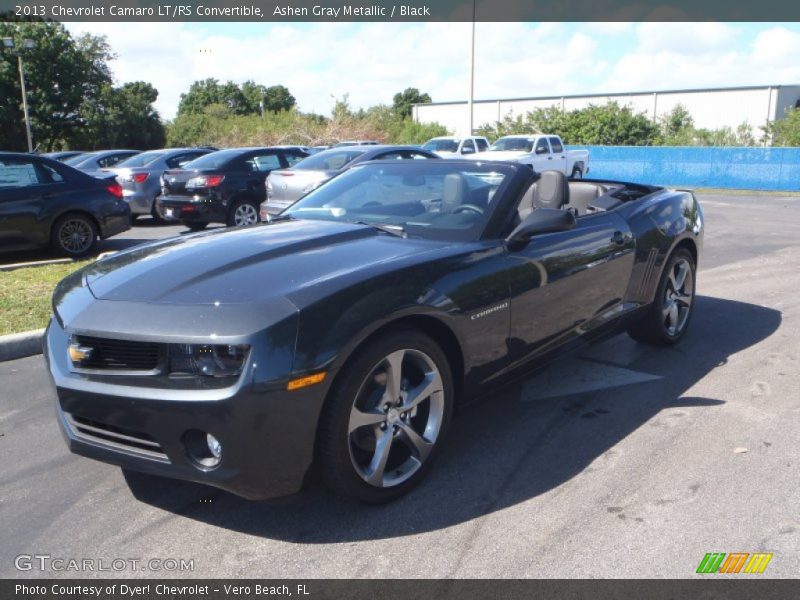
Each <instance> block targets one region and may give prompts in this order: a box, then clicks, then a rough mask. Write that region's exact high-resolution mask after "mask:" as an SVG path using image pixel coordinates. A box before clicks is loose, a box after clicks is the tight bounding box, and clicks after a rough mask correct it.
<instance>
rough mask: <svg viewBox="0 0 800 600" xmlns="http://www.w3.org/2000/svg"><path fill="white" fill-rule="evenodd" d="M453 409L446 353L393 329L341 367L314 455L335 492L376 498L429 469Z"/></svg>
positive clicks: (385, 497) (399, 491)
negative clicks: (315, 454)
mask: <svg viewBox="0 0 800 600" xmlns="http://www.w3.org/2000/svg"><path fill="white" fill-rule="evenodd" d="M452 413H453V380H452V375H451V370H450V365H449V363H448V360H447V357H446V356H445V354H444V353H443V352H442V350H441V348H440V347H439V346H438V345H437V344H436V342H434V341H433V340H432V339H430V338H429V337H428V336H426V335H424V334H422V333H420V332H417V331H413V330H404V331H396V332H394V333H391V334H389V335H387V336H386V337H384V338H382V339H379V340H376V341H374V342H371V343H369V344H368V345H367V346H365V347H364V348H362V349H361V351H360V352H358V354H357V355H356V356H355V357H354V358H353V359H352V360H351V361H350V362H349V363H348V364H347V365H346V366H345V367H344V368H343V370H342V371H341V372H340V374H339V377H338V379H337V382H336V384H335V386H334V388H333V389H332V390H331V394H330V397H329V398H328V401H327V402H326V406H325V408H324V410H323V414H322V417H321V421H320V429H319V438H318V444H317V458H318V463H319V467H320V471H321V474H322V477H323V479H324V481H325V483H326V484H327V485H328V487H330V488H331V489H332V490H333V491H334V492H336V493H338V494H340V495H342V496H346V497H350V498H355V499H358V500H361V501H363V502H368V503H372V504H379V503H384V502H389V501H391V500H394V499H396V498H398V497H400V496H402V495H403V494H405V493H407V492H408V491H410V490H411V489H412V488H413V487H414V486H416V485H417V484H418V483H419V482H420V481H421V480H422V479H423V478H424V477H425V475H426V473H427V472H428V470H429V469H430V466H431V464H432V462H433V459H434V458H435V456H436V454H437V453H438V451H439V448H440V447H441V444H442V440H443V438H444V435H445V433H446V431H447V427H448V425H449V423H450V420H451V418H452Z"/></svg>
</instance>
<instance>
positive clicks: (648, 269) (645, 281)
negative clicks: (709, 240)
mask: <svg viewBox="0 0 800 600" xmlns="http://www.w3.org/2000/svg"><path fill="white" fill-rule="evenodd" d="M620 214H621V215H623V216H624V217H625V219H626V220H627V221H628V224H629V225H630V228H631V231H632V232H633V235H634V237H635V239H636V256H635V260H634V265H633V270H632V272H631V279H630V283H629V285H628V290H627V292H626V296H625V297H626V300H627V301H629V302H635V303H638V304H648V303H650V302H652V301H653V297H654V295H655V292H656V287H657V286H658V281H659V279H660V277H661V273H662V271H663V269H664V265H665V263H666V261H667V258H668V257H669V256H670V255H671V254H672V252H673V251H674V249H675V248H676V247H677V246H678V245H679V244H682V243H683V244H690V245H691V247H693V248H694V249H695V251H696V253H697V257H698V259H699V256H700V253H701V251H702V246H703V227H704V219H703V211H702V209H701V207H700V204H699V202H698V201H697V199H696V198H695V196H694V194H693V193H692V192H689V191H675V190H661V191H658V192H655V193H653V194H650V195H649V196H646V197H644V198H642V199H640V200H636V201H633V202H630V203H629V204H627V205H625V206H623V207H622V208H621V209H620Z"/></svg>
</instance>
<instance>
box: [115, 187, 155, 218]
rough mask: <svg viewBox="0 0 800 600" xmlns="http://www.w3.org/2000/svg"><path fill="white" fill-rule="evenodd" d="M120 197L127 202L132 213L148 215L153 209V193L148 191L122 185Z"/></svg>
mask: <svg viewBox="0 0 800 600" xmlns="http://www.w3.org/2000/svg"><path fill="white" fill-rule="evenodd" d="M122 199H123V200H125V202H127V203H128V206H130V208H131V214H133V215H149V214H150V213H151V211H152V209H153V194H151V193H149V192H145V191H142V190H131V189H127V188H124V187H123V189H122Z"/></svg>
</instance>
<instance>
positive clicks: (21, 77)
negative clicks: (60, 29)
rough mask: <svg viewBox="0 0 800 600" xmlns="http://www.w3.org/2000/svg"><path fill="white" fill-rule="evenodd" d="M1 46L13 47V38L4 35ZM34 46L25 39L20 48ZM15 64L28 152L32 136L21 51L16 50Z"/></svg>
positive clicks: (30, 149) (27, 48) (31, 149)
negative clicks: (17, 67) (20, 92)
mask: <svg viewBox="0 0 800 600" xmlns="http://www.w3.org/2000/svg"><path fill="white" fill-rule="evenodd" d="M3 46H5V47H6V48H15V47H16V46H15V44H14V38H12V37H4V38H3ZM35 46H36V42H34V41H33V40H25V41H23V42H22V48H23V49H25V50H30V49H31V48H33V47H35ZM16 54H17V65H18V66H19V83H20V87H21V88H22V111H23V112H24V113H25V133H26V134H27V135H28V152H33V136H32V135H31V118H30V115H29V114H28V94H27V92H26V91H25V69H24V68H23V67H22V52H21V51H20V52H17V53H16Z"/></svg>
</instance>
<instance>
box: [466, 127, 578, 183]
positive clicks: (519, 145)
mask: <svg viewBox="0 0 800 600" xmlns="http://www.w3.org/2000/svg"><path fill="white" fill-rule="evenodd" d="M469 158H471V159H478V158H479V159H480V160H508V161H513V162H518V163H522V164H525V165H532V166H533V170H534V171H538V172H541V171H561V172H562V173H564V174H565V175H567V176H568V177H572V178H573V179H581V178H582V177H583V176H584V175H586V174H587V173H588V172H589V151H588V150H567V149H566V148H564V143H563V142H562V141H561V138H560V137H558V136H557V135H540V134H537V135H506V136H504V137H501V138H499V139H498V140H497V141H495V143H494V144H492V145H491V146H489V150H488V151H487V152H486V153H485V154H482V155H481V156H480V157H475V156H470V157H469Z"/></svg>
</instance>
